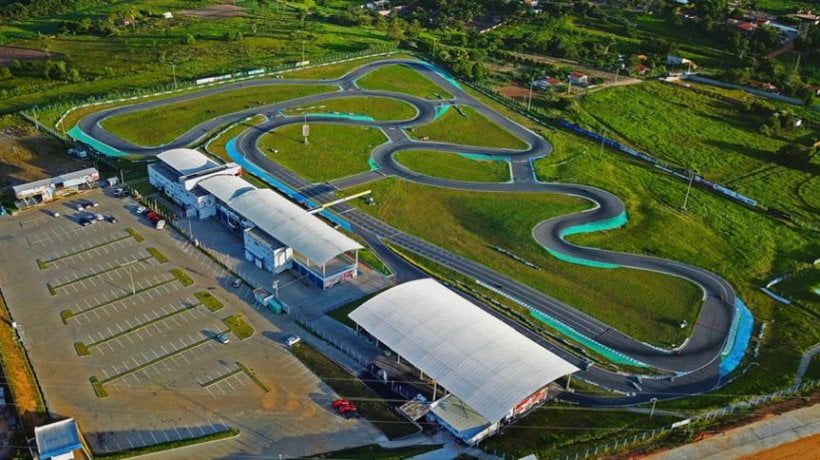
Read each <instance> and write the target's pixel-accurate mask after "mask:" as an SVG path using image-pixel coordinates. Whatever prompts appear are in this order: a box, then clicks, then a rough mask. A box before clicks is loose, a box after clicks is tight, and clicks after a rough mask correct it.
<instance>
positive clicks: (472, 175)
mask: <svg viewBox="0 0 820 460" xmlns="http://www.w3.org/2000/svg"><path fill="white" fill-rule="evenodd" d="M395 158H396V161H398V162H399V163H401V164H402V165H404V166H406V167H408V168H410V169H412V170H413V171H416V172H419V173H422V174H427V175H428V176H435V177H441V178H444V179H454V180H466V181H472V182H506V181H508V180H510V168H509V163H507V162H506V161H492V160H486V161H485V160H474V159H471V158H465V157H463V156H460V155H454V154H452V153H447V152H437V151H433V150H402V151H400V152H398V153H397V154H396V155H395Z"/></svg>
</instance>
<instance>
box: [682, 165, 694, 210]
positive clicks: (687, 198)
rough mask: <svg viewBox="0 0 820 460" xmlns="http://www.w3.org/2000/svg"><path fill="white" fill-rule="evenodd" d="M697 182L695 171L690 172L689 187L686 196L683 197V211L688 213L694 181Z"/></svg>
mask: <svg viewBox="0 0 820 460" xmlns="http://www.w3.org/2000/svg"><path fill="white" fill-rule="evenodd" d="M694 180H695V171H694V170H692V169H690V170H689V185H688V186H687V187H686V196H684V197H683V208H682V209H683V210H684V211H686V203H687V202H688V201H689V191H690V190H692V181H694Z"/></svg>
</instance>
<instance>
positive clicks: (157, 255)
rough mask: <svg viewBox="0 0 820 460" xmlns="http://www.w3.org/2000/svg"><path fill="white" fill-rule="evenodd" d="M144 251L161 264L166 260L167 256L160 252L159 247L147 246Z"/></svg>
mask: <svg viewBox="0 0 820 460" xmlns="http://www.w3.org/2000/svg"><path fill="white" fill-rule="evenodd" d="M146 251H148V254H151V257H153V258H154V259H157V262H159V263H161V264H164V263H166V262H168V258H167V257H165V254H163V253H162V252H160V250H159V249H157V248H153V247H152V248H147V249H146Z"/></svg>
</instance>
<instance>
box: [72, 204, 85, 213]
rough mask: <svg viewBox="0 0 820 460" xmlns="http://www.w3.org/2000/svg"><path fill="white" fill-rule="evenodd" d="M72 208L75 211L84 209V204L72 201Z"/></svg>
mask: <svg viewBox="0 0 820 460" xmlns="http://www.w3.org/2000/svg"><path fill="white" fill-rule="evenodd" d="M74 209H76V210H77V211H85V205H83V204H82V203H74Z"/></svg>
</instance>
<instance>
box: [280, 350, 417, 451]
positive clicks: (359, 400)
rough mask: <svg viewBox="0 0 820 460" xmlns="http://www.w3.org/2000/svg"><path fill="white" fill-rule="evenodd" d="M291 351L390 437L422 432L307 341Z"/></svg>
mask: <svg viewBox="0 0 820 460" xmlns="http://www.w3.org/2000/svg"><path fill="white" fill-rule="evenodd" d="M291 352H292V353H293V355H294V356H296V358H298V359H299V361H301V362H302V364H304V365H305V366H306V367H307V368H308V369H310V370H311V371H313V373H314V374H316V376H317V377H319V378H320V379H322V381H324V382H325V383H326V384H327V385H328V386H329V387H331V388H332V389H333V391H335V392H336V393H337V394H338V395H339V396H341V397H342V398H347V399H349V400H351V401H352V402H353V403H354V404H356V407H357V408H358V410H359V413H360V414H361V415H362V416H363V417H365V418H367V419H368V420H370V422H371V423H373V425H375V426H376V428H378V429H380V430H381V431H382V433H384V435H385V436H387V437H388V438H390V439H396V438H401V437H404V436H409V435H411V434H414V433H416V432H418V428H417V427H416V426H415V425H413V424H412V423H410V422H408V421H407V419H405V418H403V417H400V416H399V415H398V414H397V413H396V412H394V411H393V409H391V408H390V406H389V405H388V404H387V403H386V402H385V401H384V400H383V399H382V398H381V397H380V396H379V395H378V394H377V393H376V392H375V391H373V390H371V389H370V388H369V387H368V386H367V385H365V384H364V383H362V381H361V380H359V379H357V378H355V376H353V375H351V374H350V373H349V372H347V371H346V370H345V369H344V368H342V367H341V366H339V365H338V364H336V363H334V362H333V361H331V360H330V359H328V358H326V357H325V356H324V355H323V354H321V353H319V352H318V351H317V350H316V349H315V348H313V347H311V346H310V345H308V344H306V343H305V342H304V341H303V342H301V343H299V344H298V345H296V346H294V347H293V348H291Z"/></svg>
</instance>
